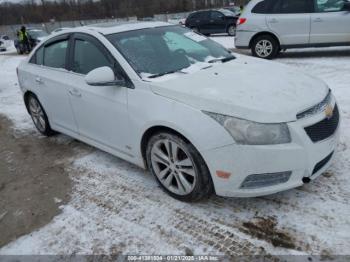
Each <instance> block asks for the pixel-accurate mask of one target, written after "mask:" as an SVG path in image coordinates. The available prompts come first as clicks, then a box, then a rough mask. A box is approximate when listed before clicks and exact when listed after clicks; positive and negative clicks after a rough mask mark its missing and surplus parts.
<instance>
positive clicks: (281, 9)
mask: <svg viewBox="0 0 350 262" xmlns="http://www.w3.org/2000/svg"><path fill="white" fill-rule="evenodd" d="M311 12H312V2H311V1H310V0H279V1H277V2H275V5H274V6H273V8H272V13H275V14H302V13H311Z"/></svg>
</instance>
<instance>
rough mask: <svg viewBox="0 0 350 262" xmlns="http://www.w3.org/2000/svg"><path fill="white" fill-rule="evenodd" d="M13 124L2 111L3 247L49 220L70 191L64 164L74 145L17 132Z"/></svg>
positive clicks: (0, 228)
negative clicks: (12, 127)
mask: <svg viewBox="0 0 350 262" xmlns="http://www.w3.org/2000/svg"><path fill="white" fill-rule="evenodd" d="M11 125H12V124H11V122H10V121H9V120H8V119H6V118H5V117H3V116H1V115H0V159H1V161H0V232H1V234H0V247H1V246H3V245H5V244H7V243H9V242H10V241H12V240H14V239H16V238H18V237H19V236H21V235H24V234H28V233H30V232H32V231H34V230H35V229H38V228H40V227H42V226H43V225H45V224H47V223H48V222H50V221H51V220H52V218H53V217H54V216H56V215H57V214H59V213H60V209H59V206H60V205H62V204H65V203H67V202H68V201H69V198H70V194H71V181H70V179H69V176H68V174H67V172H66V171H65V166H66V164H67V163H68V162H69V159H70V157H71V156H72V155H73V154H74V146H73V147H72V145H69V144H68V145H67V144H57V143H56V142H55V141H54V140H53V139H42V137H40V136H39V135H38V134H37V133H33V134H26V135H23V134H17V135H16V133H15V132H14V130H13V129H11ZM53 143H55V146H52V145H53ZM73 144H74V141H73Z"/></svg>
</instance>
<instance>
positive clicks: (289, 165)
mask: <svg viewBox="0 0 350 262" xmlns="http://www.w3.org/2000/svg"><path fill="white" fill-rule="evenodd" d="M334 104H335V101H334V103H333V105H334ZM324 118H325V114H324V112H322V113H320V114H318V115H314V116H312V117H309V118H305V119H300V120H298V121H295V122H291V123H289V124H288V126H289V129H290V133H291V137H292V143H289V144H283V145H264V146H248V145H237V144H232V145H228V146H225V147H222V148H217V149H213V150H209V151H205V152H201V153H202V155H203V157H204V159H205V160H206V163H207V165H208V167H209V170H210V172H211V175H212V179H213V183H214V187H215V191H216V194H217V195H219V196H225V197H255V196H262V195H268V194H273V193H277V192H280V191H284V190H287V189H291V188H295V187H299V186H301V185H303V178H309V179H310V180H313V179H315V178H317V177H318V176H319V175H321V174H322V173H323V172H324V171H325V170H326V169H327V168H328V167H329V165H330V164H331V162H332V159H333V158H334V155H335V154H334V153H335V150H336V146H337V144H338V140H339V129H340V128H339V127H340V122H339V123H338V128H337V130H336V131H335V133H334V134H333V135H331V136H330V137H328V138H327V139H325V140H323V141H320V142H316V143H314V142H312V140H311V139H310V137H309V136H308V135H307V133H306V131H305V129H304V128H305V127H307V126H310V125H313V124H315V123H318V122H319V121H321V120H323V119H324ZM217 171H222V172H225V173H226V174H230V175H229V177H227V176H226V177H220V176H217ZM288 171H291V176H290V178H289V179H288V181H287V182H284V183H280V184H277V185H273V186H265V187H259V188H254V189H245V188H242V187H241V186H242V183H243V182H244V180H245V179H246V178H247V177H248V176H249V175H253V174H273V173H279V172H288ZM306 180H308V179H306Z"/></svg>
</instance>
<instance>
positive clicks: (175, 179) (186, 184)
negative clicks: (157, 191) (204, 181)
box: [151, 139, 197, 196]
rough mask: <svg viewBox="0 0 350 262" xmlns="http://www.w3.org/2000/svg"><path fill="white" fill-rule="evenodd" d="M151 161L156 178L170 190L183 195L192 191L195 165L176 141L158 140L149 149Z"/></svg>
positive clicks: (195, 179)
mask: <svg viewBox="0 0 350 262" xmlns="http://www.w3.org/2000/svg"><path fill="white" fill-rule="evenodd" d="M151 162H152V167H153V170H154V173H155V174H156V176H157V178H158V179H159V181H160V182H161V183H162V185H163V186H164V187H165V188H166V189H168V190H169V191H170V192H172V193H174V194H177V195H182V196H183V195H188V194H190V193H191V192H192V191H193V189H194V187H195V185H196V182H197V178H196V177H197V176H196V169H195V165H194V163H193V160H192V159H191V157H190V154H189V153H188V152H187V150H186V149H185V148H183V147H181V146H180V145H179V144H178V143H176V142H174V141H172V140H170V139H161V140H158V141H157V142H156V143H155V144H154V145H153V147H152V149H151Z"/></svg>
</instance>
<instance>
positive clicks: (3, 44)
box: [0, 35, 11, 51]
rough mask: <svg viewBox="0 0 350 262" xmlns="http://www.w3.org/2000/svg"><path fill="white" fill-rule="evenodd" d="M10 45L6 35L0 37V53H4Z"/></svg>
mask: <svg viewBox="0 0 350 262" xmlns="http://www.w3.org/2000/svg"><path fill="white" fill-rule="evenodd" d="M10 45H11V40H10V38H9V37H8V36H7V35H0V51H6V50H7V48H9V47H10Z"/></svg>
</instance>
